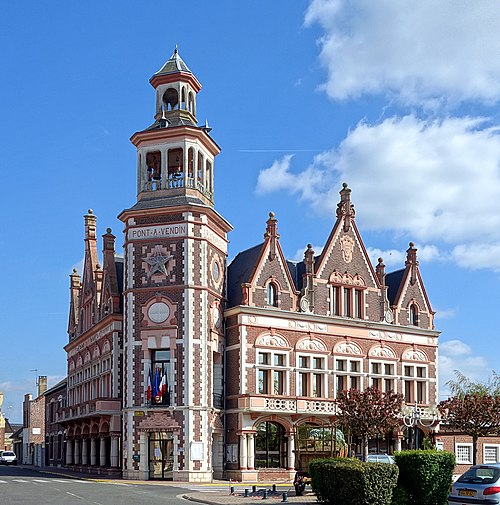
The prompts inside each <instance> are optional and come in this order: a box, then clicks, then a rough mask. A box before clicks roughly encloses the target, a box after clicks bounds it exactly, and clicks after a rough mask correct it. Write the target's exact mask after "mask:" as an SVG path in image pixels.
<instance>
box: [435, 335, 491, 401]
mask: <svg viewBox="0 0 500 505" xmlns="http://www.w3.org/2000/svg"><path fill="white" fill-rule="evenodd" d="M438 366H439V390H440V392H439V395H440V399H441V400H443V399H444V398H445V397H447V396H449V394H450V392H449V387H448V386H447V385H446V383H447V382H448V381H450V380H455V379H456V376H455V370H458V371H459V372H461V373H462V374H464V375H465V376H466V377H468V378H469V379H471V380H473V381H480V382H486V381H487V380H488V378H489V376H490V375H491V370H490V368H489V367H488V360H487V359H486V358H485V357H484V356H480V355H477V354H475V353H474V352H473V350H472V348H471V347H470V346H469V345H468V344H466V343H465V342H463V341H461V340H448V341H447V342H441V343H440V344H439V358H438Z"/></svg>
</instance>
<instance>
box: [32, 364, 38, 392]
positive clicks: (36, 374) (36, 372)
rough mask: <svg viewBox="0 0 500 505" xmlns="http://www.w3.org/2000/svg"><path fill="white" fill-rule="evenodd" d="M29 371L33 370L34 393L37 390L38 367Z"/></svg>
mask: <svg viewBox="0 0 500 505" xmlns="http://www.w3.org/2000/svg"><path fill="white" fill-rule="evenodd" d="M30 372H35V393H36V392H37V391H38V368H34V369H33V370H30Z"/></svg>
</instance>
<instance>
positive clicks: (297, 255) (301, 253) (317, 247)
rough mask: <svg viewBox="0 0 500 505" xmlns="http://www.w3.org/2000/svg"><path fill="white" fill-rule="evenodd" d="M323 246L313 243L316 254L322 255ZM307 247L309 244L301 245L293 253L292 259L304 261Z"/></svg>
mask: <svg viewBox="0 0 500 505" xmlns="http://www.w3.org/2000/svg"><path fill="white" fill-rule="evenodd" d="M323 247H324V246H322V245H313V246H312V248H313V251H314V256H318V255H320V254H321V252H322V251H323ZM306 249H307V245H305V246H304V247H301V248H300V249H297V250H296V251H295V254H293V255H292V257H291V258H290V259H291V260H292V261H302V260H303V259H304V252H305V251H306Z"/></svg>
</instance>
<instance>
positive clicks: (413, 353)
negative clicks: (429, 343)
mask: <svg viewBox="0 0 500 505" xmlns="http://www.w3.org/2000/svg"><path fill="white" fill-rule="evenodd" d="M401 359H403V360H408V361H429V359H428V357H427V354H426V353H425V352H424V351H422V350H421V349H414V348H413V347H411V348H410V349H406V351H404V352H403V354H402V355H401Z"/></svg>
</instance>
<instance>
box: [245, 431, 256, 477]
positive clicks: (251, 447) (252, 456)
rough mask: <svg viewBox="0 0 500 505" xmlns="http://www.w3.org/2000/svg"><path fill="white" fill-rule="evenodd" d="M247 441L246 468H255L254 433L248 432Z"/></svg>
mask: <svg viewBox="0 0 500 505" xmlns="http://www.w3.org/2000/svg"><path fill="white" fill-rule="evenodd" d="M247 441H248V469H249V470H253V469H255V433H249V434H248V436H247Z"/></svg>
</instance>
